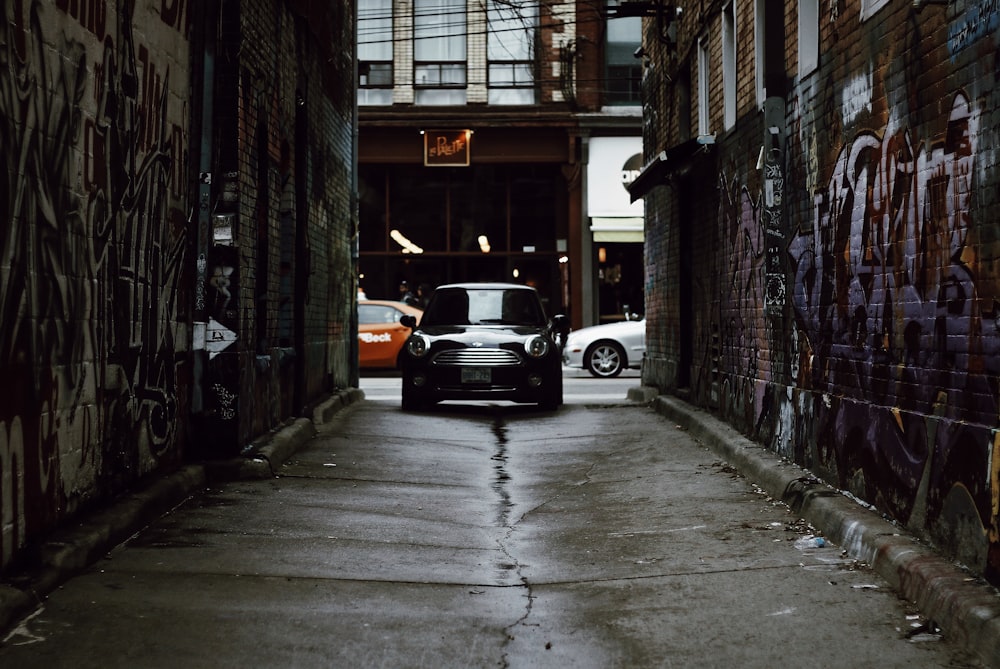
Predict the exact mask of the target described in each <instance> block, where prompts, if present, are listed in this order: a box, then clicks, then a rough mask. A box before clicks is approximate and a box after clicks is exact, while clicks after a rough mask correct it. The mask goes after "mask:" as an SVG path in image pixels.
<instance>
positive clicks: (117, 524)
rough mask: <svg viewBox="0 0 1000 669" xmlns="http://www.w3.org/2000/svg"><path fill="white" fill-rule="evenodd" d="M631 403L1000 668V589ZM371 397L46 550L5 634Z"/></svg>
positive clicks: (760, 463)
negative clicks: (154, 526)
mask: <svg viewBox="0 0 1000 669" xmlns="http://www.w3.org/2000/svg"><path fill="white" fill-rule="evenodd" d="M628 397H629V399H630V400H632V401H634V402H637V403H642V404H647V405H649V406H650V407H651V408H652V409H653V410H655V411H656V412H657V413H659V414H660V415H662V416H663V417H664V418H665V419H666V420H670V421H672V422H673V423H674V424H676V425H679V426H681V427H682V428H684V429H685V430H687V431H688V433H689V434H690V435H691V436H692V437H694V438H695V439H697V440H698V441H700V442H701V443H702V444H704V445H705V446H706V447H708V448H709V449H710V450H712V451H713V452H714V453H716V454H717V455H718V457H719V458H721V459H723V460H725V461H726V462H727V463H728V464H729V465H731V466H733V467H734V468H736V469H737V470H738V471H739V472H740V473H741V474H743V475H744V476H745V477H746V478H747V479H748V480H749V481H752V482H754V483H756V484H757V485H758V486H760V488H761V489H762V490H763V491H764V492H766V493H767V494H768V495H770V496H771V497H774V498H776V499H781V500H783V501H784V502H786V503H788V504H789V505H790V506H791V507H792V508H793V510H795V512H796V513H798V514H799V515H800V516H801V517H802V518H804V519H805V520H806V521H808V522H809V523H810V524H811V525H813V527H815V528H817V529H818V530H819V531H820V532H822V534H823V535H824V536H826V537H827V538H829V539H830V540H831V541H832V542H834V543H835V544H837V545H839V546H842V547H844V549H845V550H846V551H847V553H848V554H849V555H850V557H852V558H854V559H858V560H862V561H864V562H866V563H868V564H870V565H871V566H872V568H873V569H874V571H875V572H876V573H878V574H879V575H880V576H881V577H882V578H883V579H885V580H886V581H887V582H888V584H889V585H890V586H891V587H892V588H893V589H895V591H896V592H897V593H899V594H900V595H901V596H902V597H904V598H906V599H908V600H910V601H913V602H915V603H916V604H917V606H918V607H919V608H920V611H921V613H922V614H923V616H925V617H926V618H928V619H930V620H933V621H934V623H935V624H936V625H938V626H939V627H940V628H941V630H942V631H943V633H944V634H946V635H947V636H948V637H949V638H952V639H954V640H955V642H956V643H958V644H960V645H962V646H964V647H965V648H967V649H968V650H969V651H970V652H971V653H974V654H976V655H978V656H979V657H980V658H981V659H982V660H983V662H984V663H985V666H989V667H998V669H1000V594H998V592H997V590H996V589H995V588H992V587H990V586H988V585H987V584H985V583H983V582H982V581H981V580H978V579H974V578H972V577H971V576H970V575H969V574H968V573H966V572H964V571H962V570H961V569H960V568H959V567H958V566H957V565H955V564H954V563H953V562H950V561H949V560H946V559H945V558H943V557H942V556H941V555H940V554H938V553H936V552H935V551H933V550H932V549H930V548H928V547H927V546H926V545H924V544H922V543H921V542H919V541H918V540H916V539H915V538H914V537H913V536H911V535H909V534H908V533H907V532H906V531H905V530H904V529H901V528H899V527H897V526H895V525H893V524H891V523H889V522H887V521H885V520H884V519H882V518H881V517H880V516H879V515H878V514H876V513H874V512H872V511H870V510H869V509H867V508H865V507H862V506H860V505H859V504H857V503H856V502H854V501H853V500H851V499H850V498H848V497H846V496H845V495H843V494H841V493H840V492H839V491H837V490H836V489H834V488H831V487H830V486H828V485H826V484H823V483H820V482H818V481H817V480H816V479H815V478H814V477H812V475H811V474H810V473H809V472H808V471H806V470H804V469H802V468H800V467H798V466H797V465H793V464H790V463H788V462H787V461H784V460H782V459H781V458H779V457H777V456H776V455H775V454H774V453H772V452H771V451H768V450H767V449H765V448H763V447H762V446H760V445H759V444H756V443H754V442H752V441H751V440H749V439H747V438H746V437H744V436H743V435H741V434H740V433H739V432H738V431H736V430H734V429H733V428H732V427H730V426H729V425H727V424H725V423H723V422H722V421H720V420H718V419H716V418H715V417H713V416H712V415H711V414H709V413H707V412H704V411H702V410H699V409H697V408H695V407H693V406H691V405H689V404H687V403H685V402H683V401H681V400H679V399H676V398H674V397H670V396H663V395H658V394H657V392H656V391H655V389H652V388H645V387H637V388H633V389H631V390H630V391H629V393H628ZM363 398H364V392H363V391H361V390H359V389H349V390H345V391H342V392H339V393H337V394H335V395H333V396H332V397H330V398H329V399H328V400H327V401H326V402H324V403H322V404H321V405H320V406H318V407H317V408H316V410H315V411H314V412H313V416H312V418H311V419H308V418H300V419H297V420H295V421H293V422H291V423H289V424H288V425H286V426H285V427H284V428H282V429H280V430H276V431H275V432H273V433H272V434H271V435H269V437H268V438H267V439H265V440H262V441H261V443H259V444H258V445H257V447H256V448H254V449H252V450H251V451H250V452H249V453H248V455H247V456H246V457H239V458H233V459H230V460H227V461H223V462H208V463H201V464H194V465H189V466H187V467H184V468H182V469H181V470H179V471H177V472H175V473H174V474H172V475H169V476H166V477H163V478H162V479H160V480H157V481H156V482H154V483H153V484H152V485H150V486H149V487H147V488H146V489H144V490H141V491H137V492H135V493H133V494H130V495H127V496H124V497H123V498H121V499H120V500H118V502H117V503H116V504H114V505H113V506H111V507H109V508H108V509H106V510H104V511H101V512H99V513H96V514H93V515H92V516H89V517H88V518H86V519H84V520H82V521H81V522H80V523H79V524H77V525H76V526H74V527H73V528H70V529H67V530H65V531H61V532H59V533H57V534H56V535H54V536H53V537H52V538H51V539H50V540H49V541H47V542H46V543H45V545H44V546H43V547H42V550H41V552H40V561H39V564H38V565H37V567H36V568H35V569H34V570H32V571H31V572H30V573H25V574H19V575H14V576H13V577H9V578H8V579H7V580H6V581H5V583H6V585H0V629H7V628H9V627H10V626H11V625H12V624H14V623H16V622H17V621H18V620H19V619H21V618H22V617H23V616H25V615H27V614H28V613H30V612H31V611H32V610H34V609H35V608H36V607H37V606H38V604H39V603H40V602H42V601H43V600H44V599H45V598H46V597H47V595H48V593H50V592H52V591H53V590H54V589H55V588H57V587H58V586H59V585H60V584H61V583H63V582H65V581H66V580H68V579H70V578H72V577H73V576H74V575H76V574H78V573H80V572H81V571H83V570H84V569H86V568H87V567H88V566H89V565H91V564H93V563H94V562H95V561H97V560H99V559H101V558H102V557H104V556H105V555H106V554H107V553H108V552H109V551H110V550H111V549H112V548H113V547H114V546H116V545H118V544H120V543H122V542H124V541H126V540H127V539H128V538H129V537H131V536H132V535H134V534H135V533H136V532H138V531H140V530H142V529H143V528H144V527H146V526H147V525H149V524H150V523H152V522H153V521H155V520H156V519H157V518H159V517H160V516H162V515H163V514H165V513H167V512H169V511H170V510H171V509H173V508H175V507H176V506H178V505H179V504H181V503H183V502H184V501H185V500H187V499H188V498H189V497H191V496H192V495H194V494H197V493H198V492H199V491H200V490H202V489H203V488H204V487H205V486H206V485H207V484H209V483H211V482H212V481H224V480H239V479H252V478H259V479H266V478H271V477H273V476H275V472H276V470H277V469H278V468H279V467H280V466H281V464H282V463H283V462H285V460H287V459H288V458H289V457H290V456H291V455H292V454H293V453H295V451H296V450H297V449H298V448H300V447H301V446H302V445H303V444H304V443H305V442H306V441H308V440H309V439H311V438H312V437H313V436H314V435H315V434H316V431H317V426H319V425H321V424H323V423H326V422H328V421H329V420H330V419H331V418H332V417H333V415H334V414H336V412H337V411H339V410H340V409H341V408H343V407H345V406H347V405H349V404H351V403H353V402H357V401H359V400H361V399H363Z"/></svg>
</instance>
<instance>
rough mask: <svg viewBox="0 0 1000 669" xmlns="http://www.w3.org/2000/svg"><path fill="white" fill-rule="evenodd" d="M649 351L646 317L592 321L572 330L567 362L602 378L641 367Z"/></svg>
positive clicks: (566, 347) (565, 356) (566, 351)
mask: <svg viewBox="0 0 1000 669" xmlns="http://www.w3.org/2000/svg"><path fill="white" fill-rule="evenodd" d="M645 352H646V319H645V318H643V319H640V320H637V321H620V322H618V323H607V324H605V325H592V326H590V327H586V328H580V329H579V330H575V331H573V332H570V333H569V337H568V338H567V339H566V346H565V347H564V348H563V364H564V365H566V366H567V367H581V368H583V369H586V370H587V371H588V372H590V373H591V374H592V375H594V376H596V377H598V378H609V377H612V376H618V375H619V374H621V372H622V370H623V369H626V368H629V367H631V368H633V369H638V368H639V367H640V366H641V365H642V356H643V353H645Z"/></svg>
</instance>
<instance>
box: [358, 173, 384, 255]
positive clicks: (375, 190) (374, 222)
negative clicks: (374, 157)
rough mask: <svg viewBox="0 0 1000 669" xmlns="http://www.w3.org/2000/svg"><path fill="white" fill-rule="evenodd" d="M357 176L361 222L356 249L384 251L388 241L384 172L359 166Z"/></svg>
mask: <svg viewBox="0 0 1000 669" xmlns="http://www.w3.org/2000/svg"><path fill="white" fill-rule="evenodd" d="M358 176H359V179H358V207H359V212H358V214H359V217H360V220H361V221H362V224H361V226H360V230H359V232H358V237H359V239H358V248H359V249H360V250H361V251H362V252H366V251H367V252H372V251H374V252H379V251H385V250H386V248H387V246H386V240H387V239H388V237H387V235H386V227H385V187H386V178H385V177H386V174H385V170H384V169H383V168H381V167H374V168H373V167H367V166H361V167H360V168H359V170H358Z"/></svg>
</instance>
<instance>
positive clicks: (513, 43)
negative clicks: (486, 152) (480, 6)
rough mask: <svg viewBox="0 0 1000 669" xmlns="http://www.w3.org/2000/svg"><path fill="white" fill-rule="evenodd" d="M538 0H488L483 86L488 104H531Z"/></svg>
mask: <svg viewBox="0 0 1000 669" xmlns="http://www.w3.org/2000/svg"><path fill="white" fill-rule="evenodd" d="M538 13H539V11H538V0H521V1H520V2H517V3H513V2H510V0H503V1H499V0H488V2H487V4H486V22H487V24H486V25H487V28H486V56H487V58H488V59H489V66H488V69H487V77H488V79H487V85H488V88H489V104H491V105H530V104H534V103H535V57H534V56H535V39H536V34H537V30H538Z"/></svg>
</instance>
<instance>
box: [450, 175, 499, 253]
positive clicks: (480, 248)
mask: <svg viewBox="0 0 1000 669" xmlns="http://www.w3.org/2000/svg"><path fill="white" fill-rule="evenodd" d="M506 193H507V182H506V173H505V172H503V171H502V170H501V169H499V168H497V167H495V166H492V165H482V166H478V167H475V168H473V169H456V170H454V172H453V175H452V180H451V250H452V251H465V252H479V253H483V254H484V255H485V254H487V253H498V252H502V251H506V250H507V223H506V221H507V196H506ZM487 249H488V250H487Z"/></svg>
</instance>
